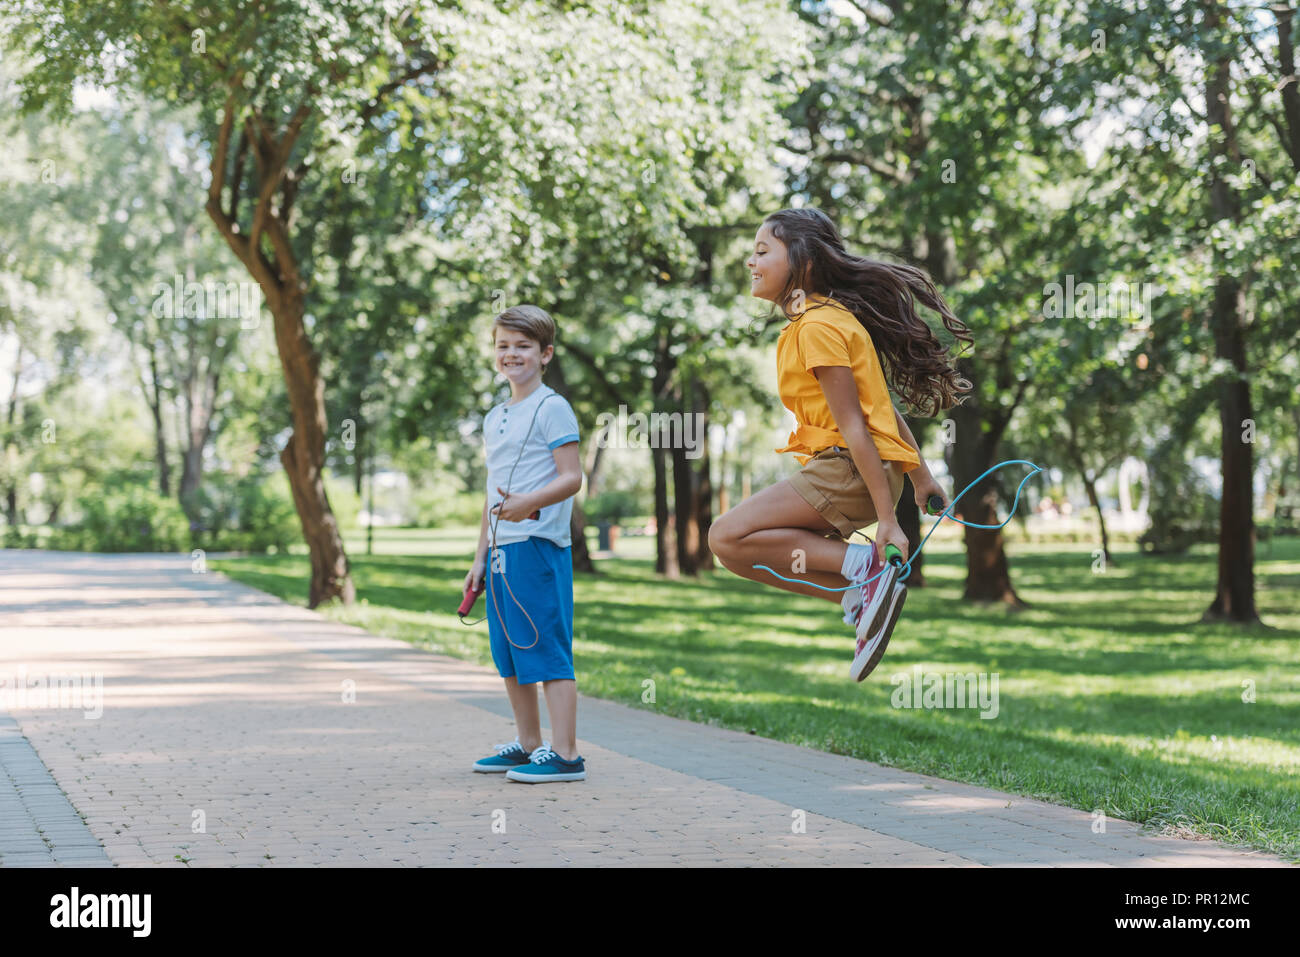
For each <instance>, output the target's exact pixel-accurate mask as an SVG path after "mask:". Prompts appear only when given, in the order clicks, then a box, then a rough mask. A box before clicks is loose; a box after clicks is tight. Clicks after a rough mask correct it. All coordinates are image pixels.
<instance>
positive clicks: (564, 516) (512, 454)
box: [483, 385, 578, 548]
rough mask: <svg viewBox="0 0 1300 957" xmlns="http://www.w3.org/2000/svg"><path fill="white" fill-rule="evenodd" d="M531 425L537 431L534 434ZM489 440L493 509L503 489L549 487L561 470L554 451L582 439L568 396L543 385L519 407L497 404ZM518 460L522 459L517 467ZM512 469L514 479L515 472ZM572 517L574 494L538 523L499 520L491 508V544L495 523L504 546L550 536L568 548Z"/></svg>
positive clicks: (486, 424)
mask: <svg viewBox="0 0 1300 957" xmlns="http://www.w3.org/2000/svg"><path fill="white" fill-rule="evenodd" d="M548 396H554V398H548ZM539 403H540V406H539ZM534 413H536V414H537V420H536V422H533V414H534ZM530 423H531V424H532V434H531V435H529V434H528V427H529V424H530ZM525 437H526V438H527V444H526V445H525V446H524V449H523V452H522V454H521V453H520V448H519V447H520V444H521V443H523V442H524V441H525ZM483 439H484V444H485V445H486V446H487V469H488V474H487V501H488V508H489V509H491V507H492V506H493V505H496V504H497V503H498V502H500V501H501V497H502V496H501V493H500V492H498V491H497V489H498V488H503V489H506V490H508V491H509V492H511V493H516V492H535V491H537V490H538V489H540V488H545V487H546V486H547V485H549V484H550V483H551V482H552V481H553V480H554V479H555V477H556V476H557V475H559V474H560V473H559V470H558V469H557V468H556V467H555V456H554V455H553V454H552V453H553V452H554V450H555V449H557V448H559V447H560V446H561V445H565V444H567V443H569V442H577V441H578V418H577V416H575V415H574V414H573V409H572V407H571V406H570V405H569V403H568V402H567V401H566V400H565V398H564V396H562V395H560V394H559V393H558V392H556V391H555V390H554V389H552V388H550V387H549V386H546V385H539V386H538V387H537V388H536V389H534V390H533V391H532V392H531V393H529V395H528V396H527V397H526V398H525V399H524V400H523V401H521V402H518V403H516V404H515V405H508V404H502V405H498V406H495V407H494V408H493V409H492V411H490V412H489V413H488V414H487V415H486V416H485V417H484V419H483ZM516 458H518V460H519V464H518V465H517V466H516V465H515V459H516ZM512 467H514V478H513V479H512V478H511V473H510V470H511V468H512ZM507 482H509V484H508V485H507V484H506V483H507ZM572 515H573V496H569V497H568V498H566V499H565V500H564V501H562V502H556V503H555V504H554V505H547V506H546V507H545V508H543V509H542V514H541V515H540V516H539V517H538V519H537V520H536V521H532V520H529V519H524V520H523V521H522V522H508V521H506V520H505V519H500V520H498V519H497V517H496V516H495V515H493V514H492V513H491V512H490V511H489V513H488V542H489V544H490V543H491V541H492V537H491V536H492V526H493V525H494V524H495V526H496V543H497V544H498V545H509V544H510V543H512V542H522V541H524V540H525V539H527V538H529V537H530V536H535V537H537V538H547V539H550V540H551V541H552V542H554V543H555V544H556V545H559V546H560V547H561V548H564V547H566V546H568V545H570V544H572V539H571V537H570V534H569V520H570V519H571V517H572Z"/></svg>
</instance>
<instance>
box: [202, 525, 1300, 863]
mask: <svg viewBox="0 0 1300 957" xmlns="http://www.w3.org/2000/svg"><path fill="white" fill-rule="evenodd" d="M404 533H405V536H406V537H405V538H404V539H403V541H405V542H407V543H411V542H414V541H415V540H416V539H418V538H419V536H411V535H410V531H409V530H404ZM379 534H380V533H379V532H376V535H377V536H378V535H379ZM424 537H425V539H426V543H425V545H424V547H419V551H420V554H418V555H406V556H403V555H396V554H383V553H382V552H383V551H384V550H383V549H380V548H379V547H378V539H377V541H376V545H377V547H376V551H377V552H380V553H379V554H376V555H374V556H366V555H364V554H361V553H360V552H359V551H358V550H357V549H355V546H354V549H353V551H352V552H351V553H350V554H351V560H352V563H353V566H352V567H353V576H354V581H355V583H356V587H357V595H358V602H357V604H356V605H355V606H354V607H352V608H350V609H343V608H339V607H329V608H325V609H322V612H323V613H324V614H325V615H326V616H327V617H329V618H331V619H334V620H337V621H342V622H346V623H348V624H354V625H358V626H360V627H362V628H365V629H367V630H369V631H371V632H373V633H375V634H381V635H387V636H390V637H394V638H400V639H402V640H404V641H408V642H410V643H412V644H414V645H418V646H419V647H422V648H427V649H428V650H430V651H434V652H438V653H441V654H447V655H451V656H454V657H457V658H463V659H468V660H470V661H475V662H478V663H479V664H484V665H488V666H491V656H490V654H489V652H488V643H487V626H486V624H482V625H479V626H477V627H475V628H467V627H465V626H464V625H462V624H460V622H459V621H458V619H457V618H456V615H455V608H456V606H457V604H459V602H460V599H461V593H460V586H461V582H462V580H463V578H464V575H465V571H466V568H467V560H466V556H467V555H468V550H466V549H463V548H462V547H461V545H462V542H463V541H468V542H470V548H471V549H472V544H473V537H474V536H473V534H472V533H465V532H455V533H450V534H449V535H447V536H446V539H447V547H440V546H439V542H438V540H439V539H440V538H441V537H443V533H438V532H427V533H424ZM931 546H932V547H927V549H926V559H927V561H926V565H925V571H926V575H927V578H928V579H929V585H928V586H927V587H925V588H920V589H915V590H913V591H911V592H910V593H909V595H908V598H907V604H906V606H905V609H904V612H903V618H902V620H901V621H900V622H899V625H898V627H897V629H896V630H895V632H894V636H893V638H892V639H891V641H890V646H889V651H888V653H887V654H886V657H885V659H884V661H883V662H882V663H881V664H880V666H879V667H878V668H877V669H876V671H875V672H874V673H873V674H872V675H871V676H870V677H869V678H868V679H867V680H866V681H865V682H863V683H862V684H856V683H854V682H852V681H851V680H850V679H849V678H848V669H849V663H850V661H851V659H852V651H853V639H852V633H851V632H850V631H849V630H848V627H847V626H846V625H844V624H843V623H842V622H841V621H840V620H839V618H840V612H839V610H838V607H837V606H831V605H830V604H829V603H827V602H821V601H819V600H817V599H811V598H803V597H800V596H796V595H792V594H789V593H787V592H782V591H778V590H776V589H774V588H770V587H768V586H764V585H760V584H757V583H754V582H748V581H744V580H742V579H739V578H737V577H735V576H733V575H731V574H730V573H728V572H725V571H722V570H719V571H717V572H715V573H713V574H706V575H703V576H701V578H700V579H699V580H698V581H691V580H682V581H676V582H670V581H664V580H660V579H657V578H656V577H655V575H654V574H653V568H652V565H651V564H650V563H649V562H648V561H645V560H627V559H613V558H611V559H604V560H602V561H600V562H599V563H598V568H599V570H600V573H599V574H598V575H594V576H592V575H581V574H579V575H575V581H574V592H575V624H574V631H575V635H574V659H575V666H576V670H577V675H578V687H579V690H580V691H581V692H582V693H583V694H586V695H591V696H594V697H599V698H606V699H609V700H612V701H618V702H620V703H622V704H626V705H628V706H629V707H634V708H648V709H651V710H656V711H659V712H662V713H665V714H670V715H674V716H676V717H680V718H686V719H690V720H695V721H703V722H707V723H709V724H714V725H718V726H722V727H727V728H733V729H736V730H740V731H749V732H753V733H756V734H759V735H763V736H764V737H768V738H774V739H777V740H780V741H787V742H789V743H791V744H797V745H803V746H806V747H812V748H818V749H821V750H824V751H830V752H833V753H836V754H845V755H849V756H852V757H855V758H861V759H864V760H868V761H875V762H878V763H881V764H886V765H889V766H892V767H897V768H903V769H906V770H909V771H918V772H922V773H925V774H931V775H935V776H937V777H942V778H947V779H950V780H955V781H965V782H968V783H971V784H978V785H983V786H986V787H991V788H998V789H1001V790H1005V791H1010V792H1013V793H1016V794H1021V795H1024V796H1026V797H1032V798H1038V799H1041V800H1044V801H1051V802H1054V803H1058V804H1064V805H1068V806H1070V807H1075V808H1079V809H1081V810H1084V811H1088V812H1097V811H1100V812H1102V813H1104V814H1105V815H1106V816H1108V817H1111V818H1119V819H1122V820H1127V821H1135V822H1139V823H1142V824H1144V825H1148V826H1150V827H1152V828H1154V829H1157V830H1158V831H1160V832H1162V833H1168V834H1178V835H1181V836H1205V837H1212V838H1214V839H1216V840H1219V841H1222V842H1225V843H1229V844H1237V845H1241V846H1244V847H1251V848H1258V849H1261V850H1265V851H1269V852H1272V853H1276V854H1279V855H1282V856H1284V857H1286V858H1287V859H1289V860H1292V861H1300V773H1298V772H1300V720H1298V717H1300V540H1294V539H1293V540H1287V539H1278V540H1275V541H1273V542H1271V543H1268V544H1267V545H1263V544H1261V546H1260V548H1259V550H1258V553H1257V565H1256V587H1257V596H1256V597H1257V601H1258V604H1259V609H1260V614H1261V616H1262V617H1263V619H1264V621H1265V622H1267V623H1268V626H1267V627H1253V628H1239V627H1233V626H1226V625H1203V624H1195V623H1194V622H1195V621H1196V619H1197V618H1198V617H1199V616H1200V613H1201V612H1202V611H1203V610H1204V608H1205V606H1206V605H1208V604H1209V601H1210V599H1211V597H1212V595H1213V586H1214V581H1215V575H1216V571H1215V557H1214V554H1213V549H1212V548H1210V547H1208V546H1198V548H1197V549H1195V550H1194V551H1193V553H1192V554H1189V555H1186V556H1182V557H1177V558H1169V557H1159V558H1156V557H1143V556H1140V555H1138V554H1137V553H1136V552H1135V551H1132V550H1131V546H1122V548H1128V549H1130V550H1128V551H1124V550H1116V552H1115V554H1114V559H1113V561H1112V563H1111V564H1110V565H1109V566H1107V567H1106V568H1105V569H1104V570H1102V571H1100V572H1098V571H1094V568H1095V567H1096V564H1097V563H1096V562H1095V561H1094V558H1093V556H1092V554H1091V551H1092V550H1091V547H1085V546H1069V545H1055V546H1033V545H1028V544H1016V545H1014V546H1012V547H1011V548H1010V553H1011V561H1012V575H1013V580H1014V582H1015V585H1016V588H1017V591H1018V593H1019V594H1020V596H1021V597H1022V598H1023V599H1025V600H1026V601H1029V602H1031V603H1032V607H1030V608H1029V609H1026V610H1022V611H1020V612H1011V611H1008V610H1007V609H1005V608H1003V607H1001V606H995V607H977V606H974V605H970V604H967V603H964V602H962V601H961V599H960V594H961V587H960V585H961V580H962V577H963V575H964V560H963V557H962V555H961V554H960V553H959V552H958V551H956V550H955V549H954V548H953V546H952V545H951V544H948V543H938V542H932V543H931ZM212 565H213V566H214V567H215V568H217V569H219V570H220V571H222V572H224V573H226V574H227V575H229V576H230V577H231V578H233V579H236V580H238V581H241V582H244V583H246V584H249V585H252V586H254V587H256V588H260V589H262V590H264V591H266V592H269V593H271V594H273V595H276V596H279V597H281V598H283V599H285V600H287V601H291V602H294V603H296V604H300V605H301V604H305V598H306V591H307V578H306V576H307V561H306V558H305V557H301V556H297V555H292V556H276V557H248V558H225V559H219V560H214V561H213V562H212ZM483 607H484V606H483V602H482V601H481V600H480V602H479V604H478V606H477V608H476V612H477V614H478V615H481V614H482V613H483V611H482V610H483ZM916 667H919V668H920V669H921V670H922V672H923V673H927V674H928V673H939V674H946V673H953V672H957V673H965V672H975V673H981V672H982V673H988V674H989V675H990V676H991V675H992V674H993V673H996V674H997V675H998V686H997V691H998V696H997V704H998V707H997V714H996V717H993V718H981V717H980V710H979V708H978V707H972V708H965V709H958V708H949V709H946V710H945V709H924V708H921V709H916V708H901V707H894V706H893V705H892V704H891V697H893V696H894V695H895V689H896V684H895V683H894V681H892V680H891V679H893V678H894V676H895V675H898V676H901V675H904V674H907V675H909V676H910V675H912V674H913V673H914V671H913V669H914V668H916ZM647 682H653V685H650V684H648V683H647ZM651 691H653V695H651ZM503 694H504V691H503ZM651 698H653V700H650V699H651ZM1247 699H1253V700H1247ZM907 700H908V701H910V700H911V698H910V696H909V697H908V699H907ZM990 710H991V709H990ZM578 731H579V737H581V733H582V727H581V715H579V728H578Z"/></svg>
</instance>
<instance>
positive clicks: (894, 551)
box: [457, 392, 1043, 651]
mask: <svg viewBox="0 0 1300 957" xmlns="http://www.w3.org/2000/svg"><path fill="white" fill-rule="evenodd" d="M558 394H559V393H557V392H552V393H551V394H550V395H548V396H544V397H543V398H542V400H541V402H538V403H537V408H536V409H534V410H533V418H532V420H531V421H530V422H529V423H528V431H527V432H526V433H525V435H524V440H523V442H521V443H520V445H519V454H518V455H516V456H515V462H514V465H512V466H510V475H509V477H508V478H507V479H506V487H505V494H506V498H509V496H510V487H511V484H512V483H513V482H514V477H515V469H516V468H518V466H519V460H520V459H521V458H523V454H524V449H525V448H527V446H528V440H529V439H530V438H531V437H532V434H533V426H534V425H536V424H537V415H538V413H539V412H541V411H542V405H543V404H544V403H545V402H546V400H547V399H551V398H554V397H555V396H556V395H558ZM1008 465H1028V466H1030V468H1031V469H1033V471H1031V472H1030V473H1029V474H1028V475H1026V476H1025V477H1024V478H1023V479H1021V480H1020V484H1019V485H1018V486H1016V497H1015V499H1014V500H1013V501H1012V502H1011V510H1010V511H1009V512H1008V513H1007V517H1006V519H1005V520H1004V521H1002V522H1001V523H999V524H997V525H981V524H980V523H978V522H967V521H963V520H962V519H960V518H956V517H954V516H953V515H950V514H949V513H950V512H951V511H952V510H953V507H954V506H956V504H957V502H958V501H960V499H961V497H962V496H963V495H965V494H966V493H967V492H969V491H970V490H971V489H973V488H974V487H975V486H976V485H978V484H979V483H980V482H981V481H982V480H983V479H984V476H986V475H988V474H990V473H991V472H996V471H997V470H998V469H1000V468H1006V467H1007V466H1008ZM1041 471H1043V469H1042V467H1041V466H1038V465H1035V464H1034V463H1033V462H1028V461H1026V460H1025V459H1008V460H1007V461H1005V462H999V463H998V464H997V465H994V466H993V467H992V468H990V469H986V470H985V471H984V472H983V473H982V474H981V475H980V476H979V478H977V479H975V480H974V481H973V482H971V483H970V484H969V485H967V486H966V487H965V488H964V489H962V490H961V492H959V493H958V494H957V495H954V496H953V499H952V501H951V502H949V503H948V507H947V508H944V509H942V511H940V507H941V506H942V505H943V497H942V496H940V495H931V496H930V497H929V499H927V500H926V503H925V510H926V513H927V514H929V515H937V516H938V517H937V518H936V519H935V520H934V524H933V525H931V526H930V530H929V531H928V532H926V533H925V538H923V539H921V543H920V544H919V545H917V546H916V551H914V552H913V553H912V554H911V556H910V557H909V558H908V559H907V561H906V562H904V561H903V552H902V550H901V549H899V547H898V546H897V545H892V544H891V545H886V546H885V567H884V568H881V570H880V571H878V572H877V573H876V574H874V575H872V576H871V577H870V578H867V579H864V580H863V581H860V582H851V583H850V584H848V585H845V586H844V587H843V588H829V587H827V586H826V585H818V584H817V583H816V582H812V581H807V580H805V579H802V578H787V577H786V576H784V575H782V574H780V573H779V572H777V571H776V570H775V569H773V568H771V567H769V566H767V565H754V566H752V567H753V568H755V569H761V570H762V571H765V572H769V573H770V574H772V575H773V576H774V577H776V578H779V579H781V581H784V582H794V583H796V584H804V585H809V586H811V587H813V588H819V589H821V590H822V591H828V592H842V591H849V590H850V589H853V588H862V587H864V586H866V585H869V584H871V583H872V582H873V581H875V580H876V579H877V578H879V577H880V576H881V575H883V574H885V572H887V571H889V570H890V569H889V565H890V564H892V565H893V566H894V569H895V571H896V572H897V578H896V579H895V581H896V582H904V581H906V580H907V579H908V577H909V576H910V575H911V574H912V562H913V561H914V560H915V558H916V556H917V555H920V554H921V550H922V549H923V548H925V543H926V542H928V541H929V540H930V536H931V535H933V534H934V531H935V529H937V528H938V527H939V525H940V523H942V522H943V520H944V519H945V518H949V519H952V521H954V522H956V523H957V524H959V525H965V526H966V527H967V528H986V529H999V528H1003V527H1004V526H1005V525H1006V524H1007V522H1010V521H1011V519H1012V518H1013V517H1014V516H1015V514H1016V507H1017V506H1018V505H1019V504H1020V491H1021V489H1023V488H1024V487H1025V483H1026V482H1028V481H1029V480H1030V479H1031V478H1033V477H1034V476H1035V475H1037V474H1038V473H1039V472H1041ZM504 501H505V499H502V501H501V502H498V503H497V504H496V505H494V506H493V507H492V511H493V512H494V513H495V514H494V516H493V518H494V521H493V522H492V542H491V546H490V548H489V549H488V557H489V559H491V561H492V562H495V560H496V559H495V556H496V554H497V525H498V524H499V523H500V521H501V513H500V507H501V504H502V502H504ZM540 515H541V509H538V510H537V511H535V512H533V513H532V514H531V515H529V516H528V517H529V519H532V520H535V519H537V518H538V517H539V516H540ZM499 574H500V575H501V581H502V583H503V584H504V585H505V586H506V591H507V592H508V593H509V595H510V599H511V600H512V601H513V602H514V603H515V605H516V606H518V608H519V610H520V611H522V612H523V613H524V617H525V618H527V619H528V624H530V625H532V628H533V635H534V637H533V641H532V644H529V645H516V644H515V643H514V641H512V640H511V638H510V631H509V629H508V628H507V627H506V622H505V618H504V616H502V614H501V609H500V605H499V604H498V602H497V597H496V588H495V587H494V586H493V585H490V584H486V583H489V582H491V581H492V573H491V564H489V566H488V569H487V570H486V571H485V573H484V575H483V578H484V582H481V583H480V584H479V587H478V588H477V590H471V589H466V590H465V599H464V601H462V602H461V605H460V608H459V609H458V610H457V614H458V615H459V616H460V620H461V623H462V624H465V625H477V624H481V623H482V622H484V621H486V620H487V617H488V616H487V615H484V616H483V617H482V618H480V619H478V620H477V621H466V620H465V616H466V615H467V614H468V613H469V611H470V609H471V608H473V607H474V603H475V602H476V601H477V600H478V596H479V595H481V594H483V590H484V587H485V585H486V587H487V590H488V594H489V596H490V597H491V599H492V608H493V610H494V611H496V614H497V620H498V621H500V622H501V629H502V631H503V632H504V633H505V636H506V641H508V642H510V644H511V645H513V646H514V647H515V648H518V649H520V650H521V651H527V650H528V649H529V648H532V647H533V646H534V645H536V644H537V642H538V641H540V640H541V632H540V631H538V628H537V625H536V623H535V622H534V621H533V619H532V616H531V615H529V614H528V609H526V608H525V607H524V606H523V604H522V603H521V602H520V601H519V599H518V598H516V597H515V593H514V591H513V590H512V589H511V588H510V580H509V579H508V578H507V577H506V573H505V569H504V567H503V568H502V569H501V571H500V573H499Z"/></svg>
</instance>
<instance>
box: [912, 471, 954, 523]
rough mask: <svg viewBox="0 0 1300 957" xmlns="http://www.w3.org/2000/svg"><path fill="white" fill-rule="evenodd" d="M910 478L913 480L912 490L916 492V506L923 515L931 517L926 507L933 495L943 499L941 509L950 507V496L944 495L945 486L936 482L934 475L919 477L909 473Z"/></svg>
mask: <svg viewBox="0 0 1300 957" xmlns="http://www.w3.org/2000/svg"><path fill="white" fill-rule="evenodd" d="M908 478H911V479H912V489H913V490H914V491H915V492H916V505H917V508H919V509H920V510H921V513H922V514H923V515H929V514H930V513H929V512H928V511H926V508H925V505H926V502H927V501H928V500H929V498H930V496H931V495H937V496H939V497H940V498H941V499H943V505H942V506H941V509H943V508H947V507H948V496H946V495H944V494H943V486H942V485H940V484H939V483H938V482H936V481H935V480H934V476H933V475H924V476H918V475H915V472H912V473H909V475H908Z"/></svg>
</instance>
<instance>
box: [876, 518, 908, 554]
mask: <svg viewBox="0 0 1300 957" xmlns="http://www.w3.org/2000/svg"><path fill="white" fill-rule="evenodd" d="M886 545H897V546H898V550H899V551H901V552H902V553H903V561H907V534H906V533H905V532H904V531H903V529H902V527H901V526H900V525H899V524H898V522H897V521H895V520H894V518H893V517H892V516H891V517H890V518H888V519H886V520H883V521H881V522H879V523H878V524H877V525H876V548H878V549H880V557H881V558H884V557H885V546H886Z"/></svg>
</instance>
